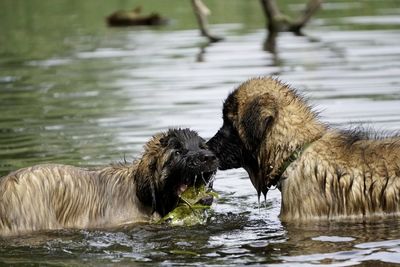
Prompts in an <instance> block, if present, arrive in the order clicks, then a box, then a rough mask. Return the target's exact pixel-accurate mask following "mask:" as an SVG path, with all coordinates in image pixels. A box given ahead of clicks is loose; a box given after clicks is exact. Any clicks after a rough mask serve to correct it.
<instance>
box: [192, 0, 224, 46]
mask: <svg viewBox="0 0 400 267" xmlns="http://www.w3.org/2000/svg"><path fill="white" fill-rule="evenodd" d="M192 6H193V10H194V13H195V14H196V18H197V22H198V24H199V28H200V32H201V35H203V36H205V37H207V38H208V40H209V41H210V42H218V41H221V40H223V38H222V37H218V36H215V35H212V34H211V33H210V32H209V30H208V22H207V16H208V15H210V14H211V11H210V10H209V9H208V7H207V6H206V5H205V4H204V3H203V2H202V1H201V0H192Z"/></svg>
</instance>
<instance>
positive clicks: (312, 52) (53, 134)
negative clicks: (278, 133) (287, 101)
mask: <svg viewBox="0 0 400 267" xmlns="http://www.w3.org/2000/svg"><path fill="white" fill-rule="evenodd" d="M279 2H280V3H281V5H282V9H284V10H285V11H286V12H288V13H289V14H296V12H298V11H299V10H301V9H302V8H303V1H294V0H293V1H289V0H286V1H279ZM206 3H207V5H208V6H209V7H210V8H211V10H212V12H213V13H212V16H211V17H210V22H211V23H212V27H211V30H212V31H213V32H215V33H217V34H219V35H221V36H224V37H225V40H224V41H223V42H220V43H215V44H208V43H207V42H206V40H205V39H203V38H202V37H200V36H199V33H198V30H197V28H196V21H195V18H194V16H193V14H192V11H191V6H190V2H189V1H182V0H168V1H164V0H146V1H142V3H140V2H139V1H133V0H132V1H102V2H99V1H94V0H87V1H72V0H70V1H65V0H55V1H47V0H46V1H43V0H41V1H39V0H34V1H22V0H3V1H1V2H0V174H1V175H4V174H6V173H8V172H9V171H12V170H15V169H17V168H21V167H24V166H29V165H33V164H38V163H44V162H57V163H64V164H73V165H77V166H99V165H105V164H109V163H111V162H118V161H121V160H123V158H124V157H126V158H127V159H128V160H133V159H134V158H135V157H136V156H138V155H139V154H140V152H141V150H142V145H143V144H144V143H145V142H146V140H148V139H149V137H150V136H152V135H153V134H154V133H156V132H158V131H160V130H165V129H167V128H168V127H176V126H180V127H190V128H193V129H195V130H197V131H199V133H200V134H201V135H202V136H204V137H205V138H210V137H211V136H212V135H213V134H214V133H215V132H216V131H217V129H218V128H219V127H220V125H221V124H222V120H221V107H222V102H223V100H224V99H225V97H226V96H227V94H228V93H229V92H230V91H231V90H233V89H234V88H235V87H236V86H238V85H239V84H240V83H241V82H243V81H245V80H247V79H249V78H250V77H254V76H263V75H275V76H278V77H279V78H280V79H282V80H284V81H285V82H288V83H290V84H292V85H293V87H295V88H297V89H298V90H299V91H300V92H301V93H303V94H305V95H306V96H307V97H308V98H309V100H310V103H311V104H313V105H314V106H315V108H316V109H317V110H319V111H320V112H321V119H322V120H324V121H327V122H329V123H330V124H332V125H333V126H335V127H343V128H348V127H356V126H354V125H360V124H361V125H363V127H365V128H367V129H370V128H372V129H376V130H378V131H395V130H399V129H400V46H399V43H400V16H399V14H400V1H398V0H392V1H388V0H385V1H380V0H368V1H349V0H343V1H336V0H335V1H329V2H326V3H325V4H324V6H323V10H321V11H320V12H319V13H318V14H317V15H316V16H315V17H314V18H313V20H312V21H311V23H310V24H309V25H308V27H307V28H306V30H305V33H306V35H305V36H300V37H299V36H294V35H292V34H290V33H282V34H280V35H279V37H278V39H277V46H276V52H275V53H270V52H266V51H263V49H262V47H263V42H264V39H265V37H266V32H265V30H264V29H263V27H264V24H265V19H264V17H263V15H262V12H261V9H260V6H259V1H256V0H248V1H245V0H218V1H211V0H209V1H206ZM140 4H142V6H143V8H144V12H146V11H147V12H151V11H158V12H160V13H161V14H163V15H165V16H167V17H169V18H171V19H172V21H171V23H170V24H169V25H167V26H165V27H158V28H123V29H115V28H108V27H107V26H106V24H105V21H104V18H105V17H106V16H107V15H108V14H110V13H112V12H113V11H115V10H116V9H120V8H125V9H128V8H132V7H134V6H136V5H140ZM214 188H215V190H216V191H218V192H219V193H220V195H221V198H220V199H219V200H218V201H217V202H216V203H215V204H214V205H213V210H214V212H213V214H212V216H210V221H209V223H208V224H207V225H205V226H195V227H187V228H181V227H166V226H154V225H141V226H136V227H132V228H131V229H124V230H115V231H112V232H106V231H62V232H49V233H43V234H40V235H31V236H24V237H20V238H16V239H2V240H0V263H5V264H15V265H22V264H27V265H29V264H37V265H39V264H40V265H68V266H69V265H93V266H97V265H114V264H115V265H121V266H125V265H131V266H136V265H137V266H144V265H154V264H157V265H174V266H175V265H185V266H187V265H244V264H247V265H257V264H265V263H267V264H271V265H274V264H276V265H281V266H285V265H286V266H295V265H298V266H304V265H324V264H325V265H335V266H348V265H356V264H363V265H370V266H376V265H377V264H388V265H389V264H400V231H399V230H400V220H399V219H398V218H386V219H379V220H369V221H366V222H362V221H341V222H340V221H338V222H329V223H327V222H320V223H310V224H307V225H283V224H282V223H281V222H280V220H279V219H278V214H279V207H280V196H279V192H277V191H273V192H271V194H269V196H268V199H267V201H266V202H265V203H261V205H259V204H258V200H257V196H256V193H255V190H254V189H253V187H252V185H251V183H250V180H249V179H248V177H247V174H246V173H245V172H244V171H243V170H231V171H223V172H222V171H221V172H219V173H218V174H217V180H216V182H215V185H214Z"/></svg>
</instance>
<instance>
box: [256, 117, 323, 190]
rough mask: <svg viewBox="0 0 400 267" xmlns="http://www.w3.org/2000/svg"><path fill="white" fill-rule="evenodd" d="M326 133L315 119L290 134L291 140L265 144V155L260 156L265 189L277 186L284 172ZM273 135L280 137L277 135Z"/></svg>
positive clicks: (273, 141) (272, 141)
mask: <svg viewBox="0 0 400 267" xmlns="http://www.w3.org/2000/svg"><path fill="white" fill-rule="evenodd" d="M286 129H287V128H286ZM326 131H327V127H326V126H325V125H324V124H322V123H320V122H319V121H318V120H317V119H315V120H313V121H309V122H308V123H307V124H305V125H304V126H303V128H302V129H297V130H295V131H294V132H293V133H292V134H291V135H292V138H291V139H287V140H271V141H270V142H267V143H265V147H266V149H264V151H266V154H264V155H262V158H263V160H262V163H263V164H265V166H262V168H261V169H262V170H264V173H263V177H266V179H267V181H268V182H267V187H268V188H270V187H272V186H277V185H278V182H279V180H280V179H281V177H282V175H283V173H284V172H285V170H286V169H287V168H288V167H289V166H290V165H291V164H292V163H293V162H294V161H296V160H297V159H298V158H299V157H300V156H301V155H302V154H303V152H304V151H305V150H306V149H307V148H308V147H309V146H310V145H311V144H313V143H314V142H316V141H317V140H318V139H320V138H321V137H322V136H323V135H324V134H325V133H326ZM274 135H277V136H282V135H280V134H277V133H274ZM271 139H272V138H271ZM266 140H268V138H266Z"/></svg>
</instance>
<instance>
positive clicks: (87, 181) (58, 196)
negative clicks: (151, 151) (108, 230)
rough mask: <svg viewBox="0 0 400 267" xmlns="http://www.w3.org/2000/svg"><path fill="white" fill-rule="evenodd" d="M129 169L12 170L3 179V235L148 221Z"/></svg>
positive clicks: (0, 232) (0, 213)
mask: <svg viewBox="0 0 400 267" xmlns="http://www.w3.org/2000/svg"><path fill="white" fill-rule="evenodd" d="M124 172H129V168H124V167H121V168H116V167H108V168H105V169H102V170H98V171H89V170H85V169H81V168H76V167H73V166H67V165H52V164H49V165H37V166H33V167H29V168H24V169H20V170H18V171H15V172H13V173H10V174H9V175H7V176H5V177H3V178H1V179H0V235H14V234H20V233H24V232H30V231H36V230H42V229H60V228H97V227H102V226H112V225H114V226H116V225H118V224H122V223H124V222H126V223H128V221H127V218H135V219H136V220H140V219H142V220H144V218H141V217H140V215H142V217H143V216H144V214H145V212H143V209H142V208H143V207H141V206H140V205H139V203H138V201H137V200H136V196H135V195H134V194H133V195H130V194H131V192H132V191H131V190H135V189H134V188H132V186H134V185H133V183H132V182H131V183H129V182H128V181H124V179H127V178H126V177H127V175H124ZM130 184H131V185H130ZM127 194H129V195H127Z"/></svg>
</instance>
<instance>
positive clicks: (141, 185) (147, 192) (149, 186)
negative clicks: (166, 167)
mask: <svg viewBox="0 0 400 267" xmlns="http://www.w3.org/2000/svg"><path fill="white" fill-rule="evenodd" d="M144 160H147V159H145V158H143V159H142V160H141V162H140V163H139V164H138V168H137V171H136V173H135V181H136V184H137V188H136V196H137V197H138V198H139V200H140V201H141V202H142V203H143V204H144V205H146V206H151V207H152V208H153V211H154V210H156V208H157V200H156V194H157V192H156V191H157V185H156V184H155V181H154V177H153V176H154V173H153V172H154V170H155V168H156V161H155V160H153V161H151V162H148V163H146V162H143V161H144Z"/></svg>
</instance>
